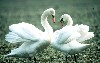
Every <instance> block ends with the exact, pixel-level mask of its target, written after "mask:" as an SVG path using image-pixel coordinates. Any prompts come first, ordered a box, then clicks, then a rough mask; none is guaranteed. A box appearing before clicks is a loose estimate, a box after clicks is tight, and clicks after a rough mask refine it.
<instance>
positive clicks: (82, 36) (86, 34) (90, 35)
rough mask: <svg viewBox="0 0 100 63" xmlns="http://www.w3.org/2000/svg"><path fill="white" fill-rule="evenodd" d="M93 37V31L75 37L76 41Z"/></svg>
mask: <svg viewBox="0 0 100 63" xmlns="http://www.w3.org/2000/svg"><path fill="white" fill-rule="evenodd" d="M92 37H94V33H93V32H85V33H82V34H81V36H80V37H79V38H78V39H77V41H78V42H83V41H85V40H88V39H90V38H92Z"/></svg>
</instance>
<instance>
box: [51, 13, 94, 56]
mask: <svg viewBox="0 0 100 63" xmlns="http://www.w3.org/2000/svg"><path fill="white" fill-rule="evenodd" d="M60 20H61V21H60V22H61V24H63V23H64V22H63V21H68V23H67V25H66V26H65V27H63V28H62V29H60V30H57V31H55V32H54V34H53V38H52V40H51V46H52V47H53V48H55V49H57V50H59V51H62V52H64V54H66V55H68V54H71V55H72V54H76V53H80V52H82V51H83V50H85V49H86V48H88V47H90V44H82V43H81V42H82V41H85V40H88V39H90V38H92V37H94V34H93V32H89V26H87V25H83V24H81V25H78V24H77V25H75V26H72V24H73V20H72V18H71V16H70V15H68V14H64V15H62V16H61V18H60Z"/></svg>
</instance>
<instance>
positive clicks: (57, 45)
mask: <svg viewBox="0 0 100 63" xmlns="http://www.w3.org/2000/svg"><path fill="white" fill-rule="evenodd" d="M48 15H52V17H53V22H55V18H54V16H55V10H54V9H53V8H49V9H47V10H45V11H44V12H43V14H42V16H41V24H42V26H43V27H44V29H45V32H42V31H41V30H39V29H38V28H36V27H35V26H34V25H32V24H28V23H24V22H22V23H18V24H13V25H11V26H9V29H10V31H11V32H9V33H8V34H7V35H6V37H5V38H6V41H8V42H10V43H16V42H23V43H22V45H21V46H20V47H19V48H16V49H14V50H11V53H9V54H8V55H6V56H13V57H32V56H35V55H36V53H38V52H40V51H42V50H43V49H45V48H46V47H47V46H48V45H50V44H51V46H52V47H53V48H54V49H57V50H59V51H62V52H64V53H65V54H66V55H67V54H75V53H79V52H81V51H83V50H84V49H86V48H88V47H89V46H90V45H89V44H81V43H80V42H82V41H85V40H87V39H90V38H92V37H93V36H94V34H93V32H89V26H87V25H75V26H72V24H73V21H72V18H71V17H70V15H68V14H64V15H62V16H61V19H60V20H61V21H60V22H61V23H62V24H63V23H64V21H68V23H67V25H66V26H65V27H63V28H62V29H60V30H57V31H55V32H53V29H52V27H51V26H50V25H49V23H48V21H47V16H48Z"/></svg>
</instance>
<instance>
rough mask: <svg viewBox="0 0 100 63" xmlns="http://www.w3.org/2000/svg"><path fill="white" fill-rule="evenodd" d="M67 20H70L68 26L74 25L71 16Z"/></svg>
mask: <svg viewBox="0 0 100 63" xmlns="http://www.w3.org/2000/svg"><path fill="white" fill-rule="evenodd" d="M67 21H68V22H67V25H68V26H72V25H73V20H72V18H71V17H69V18H68V20H67Z"/></svg>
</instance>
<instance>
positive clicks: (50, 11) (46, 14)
mask: <svg viewBox="0 0 100 63" xmlns="http://www.w3.org/2000/svg"><path fill="white" fill-rule="evenodd" d="M43 14H44V15H45V17H46V16H49V15H51V16H52V21H53V23H55V10H54V9H53V8H49V9H47V10H45V11H44V12H43Z"/></svg>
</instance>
